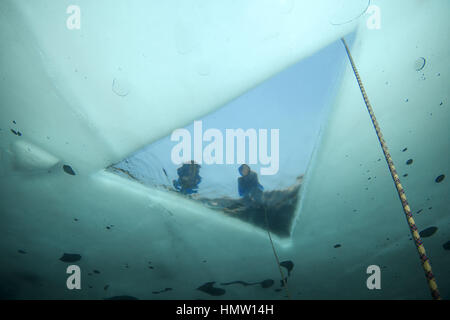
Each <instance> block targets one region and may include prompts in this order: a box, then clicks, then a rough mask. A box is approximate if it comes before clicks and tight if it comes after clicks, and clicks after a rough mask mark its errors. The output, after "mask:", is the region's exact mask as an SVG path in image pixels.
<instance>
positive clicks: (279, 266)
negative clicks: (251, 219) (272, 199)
mask: <svg viewBox="0 0 450 320" xmlns="http://www.w3.org/2000/svg"><path fill="white" fill-rule="evenodd" d="M264 215H265V217H266V228H267V234H268V235H269V239H270V243H271V244H272V250H273V254H274V256H275V260H276V261H277V265H278V269H279V270H280V275H281V281H283V285H284V288H285V289H286V294H287V297H288V299H289V300H291V294H290V293H289V289H288V286H287V281H286V278H285V277H284V274H283V270H282V269H281V264H280V259H278V255H277V252H276V250H275V245H274V244H273V241H272V236H271V235H270V231H269V221H268V219H267V210H266V208H265V207H264Z"/></svg>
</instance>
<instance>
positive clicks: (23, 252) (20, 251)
mask: <svg viewBox="0 0 450 320" xmlns="http://www.w3.org/2000/svg"><path fill="white" fill-rule="evenodd" d="M17 252H18V253H21V254H27V252H26V251H24V250H20V249H19V250H17Z"/></svg>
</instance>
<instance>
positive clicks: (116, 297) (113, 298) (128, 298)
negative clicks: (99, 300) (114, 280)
mask: <svg viewBox="0 0 450 320" xmlns="http://www.w3.org/2000/svg"><path fill="white" fill-rule="evenodd" d="M105 300H139V299H138V298H136V297H133V296H114V297H110V298H105Z"/></svg>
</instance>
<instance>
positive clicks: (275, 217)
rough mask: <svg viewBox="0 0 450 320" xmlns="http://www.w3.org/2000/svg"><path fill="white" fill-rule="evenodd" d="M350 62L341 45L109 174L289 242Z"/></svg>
mask: <svg viewBox="0 0 450 320" xmlns="http://www.w3.org/2000/svg"><path fill="white" fill-rule="evenodd" d="M350 38H352V37H350ZM349 40H352V39H349ZM343 59H346V55H345V51H344V50H343V47H342V45H341V43H340V42H336V43H333V44H332V45H330V46H328V47H327V48H325V49H323V50H321V51H319V52H318V53H316V54H315V55H313V56H311V57H309V58H307V59H305V60H302V61H300V62H298V63H297V64H295V65H293V66H291V67H289V68H288V69H286V70H283V71H281V72H280V73H279V74H277V75H275V76H274V77H272V78H271V79H269V80H267V81H265V82H263V83H261V84H260V85H259V86H257V87H255V88H253V89H252V90H250V91H248V92H246V93H244V94H243V95H241V96H240V97H238V98H236V99H234V100H233V101H231V102H230V103H228V104H226V105H224V106H223V107H222V108H220V109H219V110H217V111H216V112H214V113H211V114H209V115H207V116H205V117H203V118H201V119H197V120H196V121H194V122H193V123H191V124H188V125H187V126H186V127H184V128H179V129H176V130H174V131H173V132H172V134H171V135H170V136H167V137H165V138H163V139H161V140H159V141H156V142H153V143H151V144H150V145H148V146H146V147H144V148H143V149H141V150H139V151H137V152H135V153H134V154H132V155H130V156H129V157H127V158H126V159H124V160H123V161H121V162H119V163H116V164H113V165H112V166H110V167H108V169H107V170H109V171H112V172H114V173H116V174H118V175H120V176H122V177H124V178H128V179H132V180H134V181H137V182H139V183H141V184H144V185H147V186H149V187H152V188H158V189H161V190H165V191H167V192H172V193H177V194H178V195H179V196H180V197H184V198H186V199H189V200H191V201H195V202H197V203H201V204H202V205H204V206H205V207H207V208H209V209H212V210H213V211H215V212H217V213H218V214H223V215H226V216H229V217H232V218H235V219H236V220H237V221H240V222H242V223H248V224H251V225H253V226H256V227H258V228H261V229H266V230H270V231H271V232H272V233H274V234H276V235H278V236H280V237H289V236H290V235H291V232H292V229H293V222H294V221H295V218H296V216H297V215H298V214H299V212H300V208H301V202H302V196H303V194H304V193H303V190H304V189H305V181H306V179H305V177H306V175H307V172H308V168H309V167H310V165H311V161H313V159H314V157H313V155H314V152H315V149H316V147H317V146H318V145H319V137H320V132H321V129H322V128H323V126H324V122H325V118H326V115H327V112H328V109H329V106H330V104H331V103H332V101H333V98H334V95H335V93H336V89H337V87H338V84H339V81H337V80H339V75H340V74H341V69H342V67H343V66H344V63H343ZM186 104H187V105H189V101H186ZM172 117H176V114H174V115H172ZM242 164H247V165H248V167H247V166H242ZM266 217H267V218H266Z"/></svg>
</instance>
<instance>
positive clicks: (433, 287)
mask: <svg viewBox="0 0 450 320" xmlns="http://www.w3.org/2000/svg"><path fill="white" fill-rule="evenodd" d="M341 40H342V43H343V44H344V46H345V50H346V51H347V55H348V58H349V60H350V63H351V65H352V68H353V72H354V73H355V76H356V79H357V80H358V85H359V88H360V90H361V93H362V96H363V98H364V102H365V104H366V107H367V110H368V111H369V114H370V118H371V119H372V123H373V126H374V128H375V131H376V132H377V136H378V140H379V141H380V144H381V148H382V149H383V152H384V156H385V158H386V161H387V164H388V166H389V171H390V172H391V175H392V179H393V180H394V182H395V187H396V188H397V192H398V195H399V197H400V200H401V202H402V206H403V211H404V212H405V215H406V220H407V222H408V225H409V229H410V231H411V234H412V236H413V238H414V241H415V244H416V248H417V251H418V253H419V256H420V261H421V263H422V267H423V269H424V271H425V277H426V278H427V281H428V286H429V288H430V291H431V296H432V297H433V299H435V300H440V299H441V296H440V294H439V290H438V287H437V283H436V280H435V278H434V275H433V272H432V270H431V265H430V260H429V259H428V257H427V255H426V253H425V247H424V245H423V243H422V239H421V238H420V235H419V232H418V231H417V227H416V224H415V222H414V219H413V216H412V213H411V209H410V207H409V205H408V201H407V200H406V194H405V191H404V190H403V187H402V185H401V183H400V179H399V176H398V174H397V170H396V169H395V166H394V162H393V161H392V158H391V155H390V154H389V151H388V148H387V145H386V142H385V141H384V139H383V135H382V134H381V130H380V127H379V125H378V122H377V119H376V118H375V114H374V112H373V109H372V106H371V105H370V102H369V98H368V97H367V94H366V90H365V89H364V86H363V84H362V81H361V78H360V76H359V73H358V70H357V69H356V66H355V63H354V61H353V58H352V55H351V54H350V50H349V49H348V46H347V43H346V42H345V39H344V38H341Z"/></svg>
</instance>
